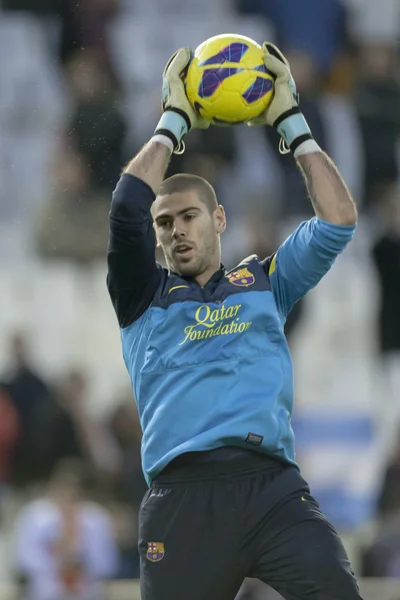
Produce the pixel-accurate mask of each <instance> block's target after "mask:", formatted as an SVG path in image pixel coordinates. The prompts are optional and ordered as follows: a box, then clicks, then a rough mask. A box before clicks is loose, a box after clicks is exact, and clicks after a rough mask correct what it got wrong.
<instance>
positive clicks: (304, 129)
mask: <svg viewBox="0 0 400 600" xmlns="http://www.w3.org/2000/svg"><path fill="white" fill-rule="evenodd" d="M263 50H264V64H265V66H266V67H267V69H268V71H270V72H271V73H272V74H273V75H275V76H276V79H275V85H274V96H273V99H272V101H271V104H270V105H269V107H268V108H267V110H266V111H265V112H264V113H263V114H262V115H261V116H260V117H256V118H255V119H252V120H251V121H249V122H248V125H249V126H253V125H270V126H272V127H275V129H276V130H277V131H278V133H279V134H280V135H281V140H280V144H279V151H280V152H281V153H282V154H286V153H287V152H289V151H292V153H293V154H294V156H295V157H297V156H299V155H300V154H308V153H311V152H319V151H321V149H320V147H319V146H318V144H317V143H316V142H315V141H314V139H313V137H312V134H311V130H310V128H309V126H308V124H307V121H306V120H305V118H304V116H303V114H302V113H301V111H300V109H299V95H298V93H297V89H296V84H295V82H294V79H293V77H292V74H291V72H290V65H289V63H288V61H287V59H286V58H285V57H284V55H283V54H282V52H281V51H280V50H278V48H277V47H276V46H275V45H274V44H271V43H270V42H264V44H263ZM300 146H301V147H300Z"/></svg>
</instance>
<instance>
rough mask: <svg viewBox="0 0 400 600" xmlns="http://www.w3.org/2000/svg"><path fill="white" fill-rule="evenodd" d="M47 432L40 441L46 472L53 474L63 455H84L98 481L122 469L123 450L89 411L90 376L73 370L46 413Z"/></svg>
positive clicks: (82, 459)
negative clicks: (116, 446) (115, 444)
mask: <svg viewBox="0 0 400 600" xmlns="http://www.w3.org/2000/svg"><path fill="white" fill-rule="evenodd" d="M41 426H42V428H43V431H46V436H41V437H40V441H39V442H38V455H39V456H40V462H41V464H42V470H43V472H44V473H45V474H46V475H47V476H49V474H50V473H51V471H52V470H53V469H54V468H55V466H56V465H57V464H58V462H59V461H60V460H62V459H67V458H73V457H74V458H77V459H80V460H81V461H82V462H83V464H85V467H86V469H87V471H88V472H90V473H91V475H92V476H93V478H94V479H96V481H97V483H98V484H99V483H102V482H103V483H105V484H106V483H107V482H108V480H109V479H110V478H111V479H114V477H115V476H116V473H117V472H119V464H120V463H119V454H118V452H117V450H116V448H115V446H114V444H113V442H112V440H111V438H110V437H109V436H108V435H107V434H106V431H105V430H104V429H103V428H102V425H101V423H99V422H98V421H97V420H96V419H94V418H92V417H91V416H90V415H89V414H88V412H87V379H86V376H85V374H84V373H83V372H81V371H79V370H73V371H70V372H69V373H68V374H67V376H66V377H65V379H64V380H63V381H62V383H61V385H59V386H58V388H57V389H56V393H55V402H53V403H52V404H51V405H50V406H49V407H48V410H47V411H46V412H44V414H43V415H42V422H41Z"/></svg>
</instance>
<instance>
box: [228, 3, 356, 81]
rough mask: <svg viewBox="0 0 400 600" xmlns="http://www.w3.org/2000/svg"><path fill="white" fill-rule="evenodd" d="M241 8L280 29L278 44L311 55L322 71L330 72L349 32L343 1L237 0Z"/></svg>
mask: <svg viewBox="0 0 400 600" xmlns="http://www.w3.org/2000/svg"><path fill="white" fill-rule="evenodd" d="M236 4H237V7H238V9H239V10H240V11H241V12H243V13H245V14H249V13H250V14H251V13H258V14H261V15H263V16H265V17H266V18H267V19H268V20H269V21H271V22H272V23H273V24H274V25H275V28H276V32H277V43H278V44H279V45H280V46H282V47H283V48H285V49H286V50H290V51H302V52H304V53H306V54H307V55H309V56H310V57H311V59H312V60H313V62H315V64H316V65H317V68H318V70H320V71H321V72H324V73H326V72H329V70H330V68H331V66H332V63H333V61H334V59H335V56H336V54H337V52H338V50H339V48H340V44H341V42H342V41H343V37H344V33H345V11H344V6H343V4H342V2H341V0H303V1H302V2H298V0H285V2H282V0H236Z"/></svg>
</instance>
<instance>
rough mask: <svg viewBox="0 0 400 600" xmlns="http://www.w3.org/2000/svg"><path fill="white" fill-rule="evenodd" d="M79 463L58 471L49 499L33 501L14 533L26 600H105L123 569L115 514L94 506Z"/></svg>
mask: <svg viewBox="0 0 400 600" xmlns="http://www.w3.org/2000/svg"><path fill="white" fill-rule="evenodd" d="M85 483H86V482H85V473H84V469H83V468H82V466H81V465H80V464H79V463H74V462H63V463H60V465H59V466H58V467H57V469H56V470H55V472H54V474H53V476H52V478H51V480H50V483H49V489H48V494H47V495H46V496H44V497H43V498H40V499H38V500H35V501H33V502H30V503H29V504H27V505H26V506H25V508H24V509H23V510H22V512H21V514H20V515H19V517H18V519H17V522H16V526H15V534H14V544H15V553H14V572H15V575H16V577H17V579H18V581H19V582H20V584H21V588H22V589H21V591H22V592H23V595H22V597H23V598H24V599H26V600H66V599H68V600H102V599H103V598H106V595H105V592H104V589H103V586H102V583H103V582H104V580H106V579H109V578H112V577H113V576H114V575H115V573H116V572H117V568H118V553H117V547H116V543H115V539H114V534H113V528H112V520H111V517H110V515H109V514H108V513H107V512H106V511H105V510H104V509H103V508H102V507H101V506H99V505H98V504H96V503H94V502H89V500H88V496H87V493H86V490H85Z"/></svg>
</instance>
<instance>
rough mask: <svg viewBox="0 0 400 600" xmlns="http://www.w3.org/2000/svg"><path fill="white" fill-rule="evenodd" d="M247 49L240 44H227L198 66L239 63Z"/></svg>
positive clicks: (244, 45)
mask: <svg viewBox="0 0 400 600" xmlns="http://www.w3.org/2000/svg"><path fill="white" fill-rule="evenodd" d="M248 49H249V47H248V46H247V45H246V44H243V43H242V42H233V44H229V46H226V47H225V48H223V49H222V50H221V51H220V52H218V54H214V56H211V57H210V58H207V60H205V61H204V62H202V63H200V66H201V67H204V66H205V65H219V64H222V63H224V62H240V61H241V60H242V56H243V55H244V54H245V52H247V50H248Z"/></svg>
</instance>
